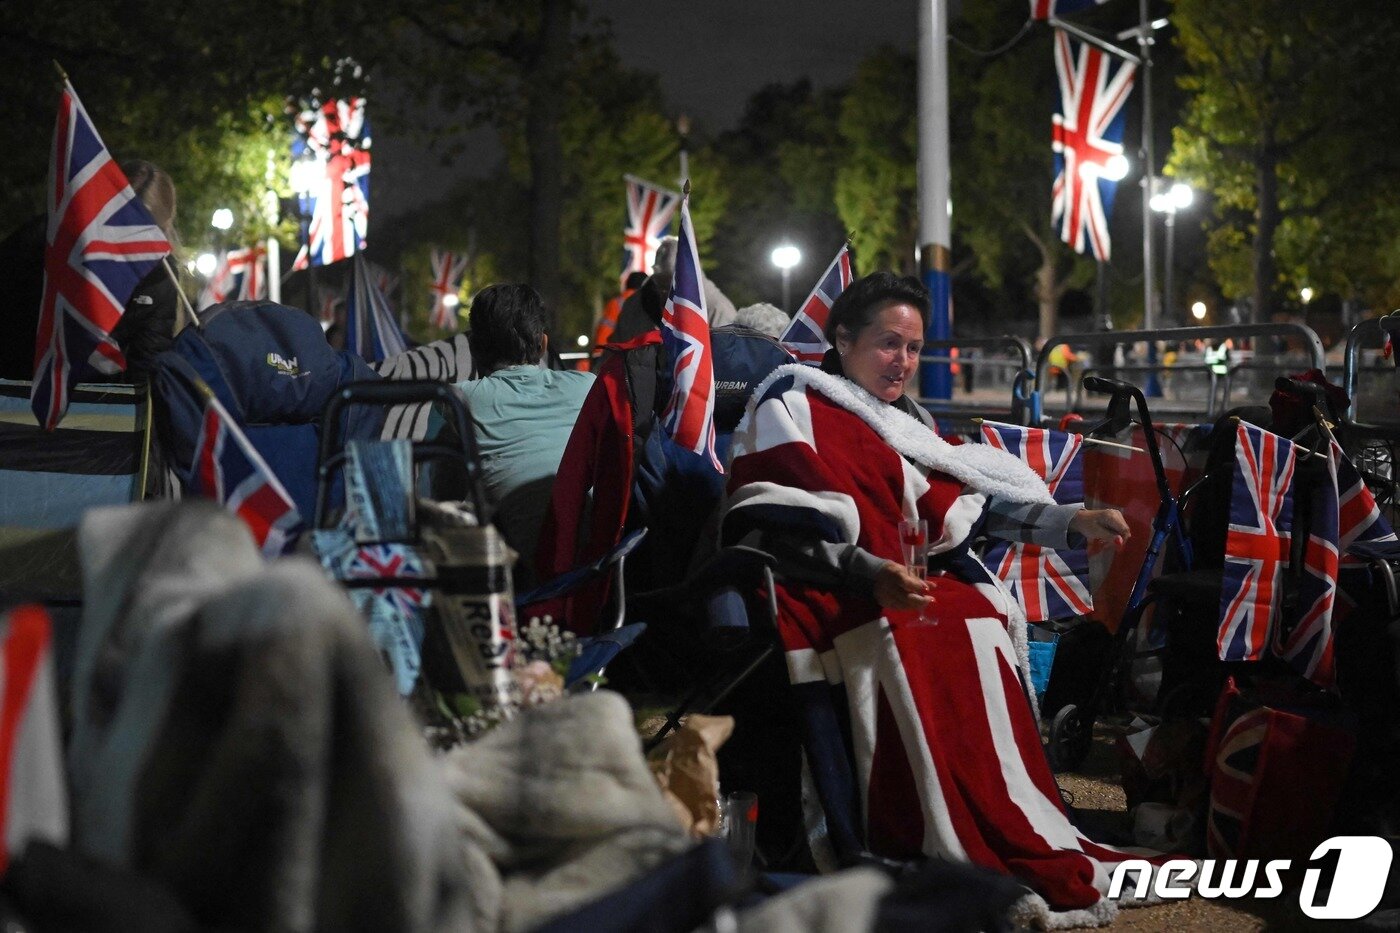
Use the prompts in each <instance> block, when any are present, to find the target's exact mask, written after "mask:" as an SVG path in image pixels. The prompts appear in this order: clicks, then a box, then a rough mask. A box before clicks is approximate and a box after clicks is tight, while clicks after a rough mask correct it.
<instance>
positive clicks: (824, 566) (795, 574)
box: [743, 531, 886, 596]
mask: <svg viewBox="0 0 1400 933" xmlns="http://www.w3.org/2000/svg"><path fill="white" fill-rule="evenodd" d="M743 543H744V544H748V545H751V546H753V547H756V548H759V549H760V550H764V551H767V552H768V553H769V554H772V555H773V556H774V557H776V558H777V559H778V566H777V571H778V573H779V575H781V576H783V577H785V578H787V579H789V580H794V581H797V582H799V583H806V584H808V585H809V586H815V587H819V588H821V589H826V590H842V591H845V592H850V593H857V594H860V595H862V596H869V595H870V594H871V593H872V592H874V590H875V575H876V574H877V573H878V572H879V570H880V568H881V567H883V566H884V565H885V563H886V562H885V561H884V560H882V559H881V558H879V557H876V556H875V555H874V554H871V553H870V552H869V551H867V550H865V548H862V547H860V546H858V545H855V544H832V543H831V542H829V541H820V540H816V539H806V538H804V537H802V536H801V535H796V534H791V533H787V532H781V531H765V532H763V533H762V534H761V535H760V534H759V533H757V532H755V533H754V534H751V535H748V536H747V537H746V538H745V539H744V541H743Z"/></svg>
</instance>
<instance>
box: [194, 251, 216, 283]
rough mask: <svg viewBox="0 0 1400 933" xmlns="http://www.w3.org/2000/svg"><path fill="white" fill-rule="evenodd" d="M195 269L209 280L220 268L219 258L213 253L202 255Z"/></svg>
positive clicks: (195, 262)
mask: <svg viewBox="0 0 1400 933" xmlns="http://www.w3.org/2000/svg"><path fill="white" fill-rule="evenodd" d="M194 268H195V271H197V272H198V273H199V274H200V275H202V276H204V277H205V278H206V279H207V278H209V276H211V275H213V274H214V270H215V269H217V268H219V257H217V256H215V255H214V254H213V253H200V254H199V257H198V258H197V259H195V261H194Z"/></svg>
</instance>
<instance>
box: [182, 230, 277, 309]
mask: <svg viewBox="0 0 1400 933" xmlns="http://www.w3.org/2000/svg"><path fill="white" fill-rule="evenodd" d="M266 297H267V249H266V248H265V247H262V246H250V247H247V248H246V249H233V250H229V251H228V252H227V253H225V254H224V255H223V257H222V258H221V259H220V260H219V266H218V268H217V269H215V270H214V274H213V276H211V277H210V279H209V284H208V285H206V286H205V287H204V290H203V291H202V292H200V294H199V310H201V311H203V310H204V309H205V308H207V307H209V306H210V305H216V304H218V303H219V302H221V301H261V300H262V299H264V298H266Z"/></svg>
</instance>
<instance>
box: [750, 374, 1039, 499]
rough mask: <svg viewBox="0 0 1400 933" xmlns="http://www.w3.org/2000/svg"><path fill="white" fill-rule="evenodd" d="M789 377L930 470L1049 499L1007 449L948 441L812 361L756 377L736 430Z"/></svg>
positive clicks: (985, 487)
mask: <svg viewBox="0 0 1400 933" xmlns="http://www.w3.org/2000/svg"><path fill="white" fill-rule="evenodd" d="M789 376H790V377H792V379H793V380H794V382H795V384H796V386H797V388H800V389H808V388H811V389H815V390H816V391H818V392H820V393H821V394H822V395H824V396H825V397H826V398H828V399H830V400H831V401H832V402H835V403H836V404H837V405H839V406H841V407H842V408H844V409H846V410H847V411H849V412H850V413H851V414H853V415H856V416H857V417H859V418H860V419H861V420H862V421H864V422H865V423H866V424H868V425H870V427H871V429H872V430H873V431H874V432H875V433H876V434H878V435H880V437H881V439H883V440H884V442H885V443H886V444H889V445H890V446H891V447H892V448H894V450H895V451H896V452H897V453H899V454H900V456H903V457H907V458H908V459H910V460H912V461H914V462H915V463H918V464H921V465H923V466H926V467H928V468H929V469H932V470H940V471H942V472H944V473H947V474H948V475H949V476H951V477H953V478H954V479H957V480H960V481H961V482H963V483H966V484H967V485H969V486H972V487H973V488H975V489H977V490H978V491H980V492H983V493H986V494H987V495H989V496H996V497H998V498H1001V499H1008V500H1010V501H1012V502H1043V503H1045V504H1047V505H1051V504H1054V501H1055V500H1054V498H1053V497H1052V496H1051V495H1050V490H1049V489H1048V488H1046V485H1045V481H1044V480H1043V479H1041V478H1040V477H1039V476H1036V475H1035V471H1034V470H1032V469H1031V468H1030V467H1028V466H1026V465H1025V464H1024V463H1022V462H1021V461H1020V460H1018V459H1016V458H1015V457H1013V456H1012V455H1011V454H1009V453H1007V452H1005V451H1003V450H997V449H996V448H995V447H991V446H990V445H987V444H961V445H958V446H956V447H955V446H953V445H952V444H949V443H948V442H947V441H945V440H944V439H943V438H941V437H939V436H938V435H937V434H935V433H934V432H933V431H930V430H929V428H928V426H927V425H925V424H924V423H922V422H921V421H919V419H917V418H914V417H912V416H910V415H906V414H905V413H904V412H902V411H900V410H899V409H898V408H895V407H894V406H893V405H889V404H886V403H885V402H882V401H880V400H879V399H878V398H876V397H875V396H873V395H871V394H870V393H869V392H867V391H865V390H864V389H862V388H861V387H860V386H858V385H856V384H855V383H854V382H852V381H851V380H849V379H846V378H844V377H842V376H833V375H832V374H831V373H825V372H822V371H821V370H820V369H817V368H815V367H813V366H804V365H802V364H800V363H791V364H788V365H786V366H779V367H778V368H777V369H775V370H773V372H771V373H769V374H768V378H766V379H764V380H763V382H761V383H759V385H758V388H757V389H755V390H754V393H753V397H752V398H751V399H750V400H749V408H748V409H747V410H746V411H745V412H744V420H743V421H741V422H740V423H739V430H740V431H742V430H744V428H745V427H746V426H747V423H748V421H749V419H750V418H751V417H752V416H753V411H754V408H755V407H756V406H757V403H758V400H759V399H762V398H763V396H764V394H765V393H766V392H767V391H768V388H769V386H771V385H772V384H773V383H774V382H776V381H778V380H779V379H783V378H786V377H789Z"/></svg>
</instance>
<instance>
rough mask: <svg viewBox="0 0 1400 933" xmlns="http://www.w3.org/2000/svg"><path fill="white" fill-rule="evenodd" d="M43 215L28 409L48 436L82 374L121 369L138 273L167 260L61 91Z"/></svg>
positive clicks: (158, 237) (164, 243)
mask: <svg viewBox="0 0 1400 933" xmlns="http://www.w3.org/2000/svg"><path fill="white" fill-rule="evenodd" d="M48 212H49V221H48V230H47V245H46V246H45V248H44V294H43V299H42V302H41V304H40V306H39V331H38V339H37V340H36V341H35V346H34V386H33V388H32V390H31V393H30V406H31V407H32V408H33V410H34V416H35V417H36V418H37V419H38V421H39V424H40V425H42V426H43V428H44V429H45V430H46V431H52V430H53V429H54V428H55V427H56V426H57V425H58V423H59V421H61V420H62V419H63V415H64V413H65V412H67V410H68V394H69V392H70V391H71V390H72V388H73V386H74V385H75V384H76V383H77V382H78V381H79V379H80V378H82V376H83V374H84V371H85V364H86V366H90V367H91V368H93V369H95V370H97V371H98V372H101V373H116V372H120V371H122V370H123V369H125V368H126V358H125V357H124V356H123V355H122V352H121V349H120V348H119V347H118V346H117V344H116V342H115V341H113V340H112V338H111V336H110V335H111V333H112V328H114V327H116V326H117V321H119V320H121V316H122V312H123V310H125V308H126V303H127V301H128V300H130V298H131V293H132V292H133V291H135V290H136V286H137V285H138V284H140V282H141V280H142V279H143V278H145V277H146V273H148V272H150V271H151V269H153V268H155V266H156V264H157V263H158V262H160V261H161V260H162V259H163V258H164V257H165V256H166V255H168V254H169V253H170V242H169V241H168V240H167V239H166V238H165V234H164V233H162V232H161V229H160V227H158V226H156V222H155V221H154V220H153V219H151V215H150V214H149V213H148V212H147V211H146V208H145V206H144V205H143V204H142V203H141V201H140V199H138V198H137V197H136V193H135V192H134V191H132V190H131V185H130V183H129V182H128V181H127V179H126V175H124V174H122V170H121V169H120V168H119V167H118V166H117V163H116V162H114V161H113V160H112V155H111V153H109V152H108V151H107V147H106V146H105V145H104V144H103V142H102V139H101V137H99V136H98V135H97V128H96V127H94V126H93V125H92V120H91V119H89V117H88V115H87V111H86V110H84V109H83V105H82V102H81V101H79V100H78V95H77V92H75V91H74V90H73V85H72V84H70V83H68V82H67V81H64V82H63V96H62V98H61V99H60V101H59V105H58V121H57V124H56V125H55V126H54V138H53V153H52V158H51V161H50V163H49V203H48Z"/></svg>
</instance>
